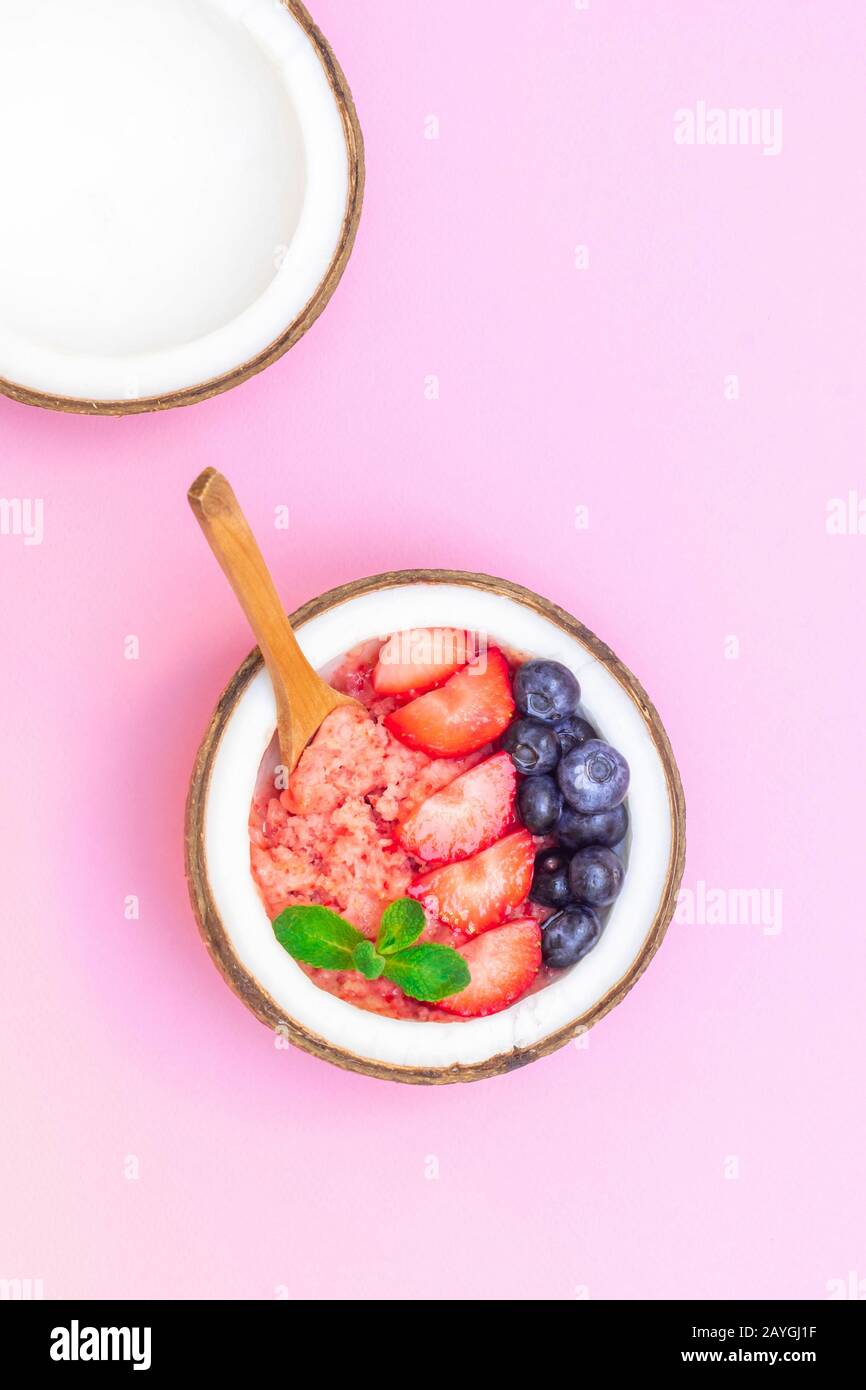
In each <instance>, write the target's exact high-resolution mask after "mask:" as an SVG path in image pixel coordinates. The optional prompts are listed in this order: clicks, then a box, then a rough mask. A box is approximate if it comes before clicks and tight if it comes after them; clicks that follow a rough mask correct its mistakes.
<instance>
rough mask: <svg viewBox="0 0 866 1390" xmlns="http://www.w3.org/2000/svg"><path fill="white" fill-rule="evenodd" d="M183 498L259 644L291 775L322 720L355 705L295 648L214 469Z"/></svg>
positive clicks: (261, 563)
mask: <svg viewBox="0 0 866 1390" xmlns="http://www.w3.org/2000/svg"><path fill="white" fill-rule="evenodd" d="M187 495H188V497H189V504H190V507H191V508H192V510H193V513H194V515H195V517H196V519H197V520H198V523H199V525H200V526H201V529H202V531H203V532H204V534H205V537H206V539H207V542H208V544H209V546H210V548H211V550H212V551H213V553H214V555H215V556H216V557H217V559H218V560H219V563H220V565H221V567H222V569H223V571H224V573H225V575H226V576H227V578H228V581H229V583H230V584H231V586H232V588H233V589H234V591H235V594H236V595H237V598H238V600H239V602H240V605H241V607H242V608H243V610H244V612H245V613H246V615H247V618H248V619H249V623H250V627H251V628H252V630H253V632H254V633H255V636H256V638H257V640H258V644H259V649H260V651H261V653H262V657H263V658H264V662H265V665H266V666H267V668H268V674H269V676H270V678H271V683H272V684H273V687H274V697H275V699H276V704H277V732H278V734H279V743H280V757H281V758H282V762H283V766H284V768H285V769H286V772H287V773H290V772H292V771H293V770H294V767H295V765H296V763H297V761H298V759H299V758H300V756H301V754H302V753H303V751H304V749H305V748H306V746H307V744H308V743H309V741H310V739H311V738H312V737H313V735H314V734H315V733H316V731H317V729H318V728H319V725H320V724H321V723H322V720H323V719H325V718H326V717H327V715H329V714H330V713H331V711H332V710H335V709H336V708H337V706H338V705H354V704H357V703H358V702H357V701H356V700H353V699H351V697H350V696H348V695H343V694H341V693H340V692H339V691H337V690H332V689H331V687H330V686H329V685H327V684H326V683H325V682H324V681H323V680H322V678H321V676H319V675H317V674H316V672H315V671H314V670H313V668H312V666H311V665H310V663H309V662H308V661H307V658H306V657H305V656H304V654H303V652H302V651H301V649H300V647H299V646H298V642H297V639H296V637H295V634H294V632H293V631H292V625H291V623H290V622H289V620H288V618H287V617H286V613H285V610H284V608H283V606H282V604H281V603H280V599H279V595H278V594H277V590H276V586H275V585H274V581H273V579H272V578H271V576H270V573H269V571H268V567H267V565H266V564H265V560H264V556H263V555H262V552H261V551H260V550H259V547H258V545H257V544H256V539H255V536H254V535H253V533H252V531H251V530H250V527H249V524H248V522H247V519H246V517H245V516H244V514H243V512H242V511H241V509H240V506H239V504H238V500H237V498H236V497H235V494H234V492H233V491H232V487H231V484H230V483H229V481H228V479H227V478H225V477H224V476H223V474H222V473H218V472H217V470H216V469H215V468H206V469H205V470H204V472H203V473H200V474H199V476H198V477H197V478H196V480H195V482H194V483H193V484H192V486H191V487H190V489H189V493H188V494H187ZM359 708H360V706H359Z"/></svg>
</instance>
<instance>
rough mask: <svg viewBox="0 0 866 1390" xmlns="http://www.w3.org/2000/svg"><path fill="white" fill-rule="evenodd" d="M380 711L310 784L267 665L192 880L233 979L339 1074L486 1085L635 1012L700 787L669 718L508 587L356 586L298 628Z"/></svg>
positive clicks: (365, 714) (212, 807)
mask: <svg viewBox="0 0 866 1390" xmlns="http://www.w3.org/2000/svg"><path fill="white" fill-rule="evenodd" d="M292 625H293V627H294V628H295V629H296V631H297V633H298V640H299V641H300V643H301V646H302V648H303V651H304V654H305V655H306V657H307V658H308V660H309V661H310V662H311V664H312V665H313V666H314V667H315V668H316V669H317V670H319V671H320V673H321V674H322V675H323V676H324V677H325V679H326V680H328V682H329V683H330V684H332V685H333V686H334V688H335V689H337V690H340V691H343V692H344V693H345V694H347V695H349V696H351V697H353V700H354V701H356V702H357V703H352V704H345V705H341V706H339V707H338V708H337V709H335V710H334V711H333V712H332V713H331V714H330V715H328V717H327V718H326V719H325V721H324V723H323V724H322V725H321V727H320V729H319V731H318V733H317V734H316V735H315V737H314V738H313V740H312V741H311V742H310V744H309V745H308V746H307V748H306V750H305V751H304V753H303V754H302V756H301V758H300V761H299V762H298V764H297V766H296V767H295V768H294V770H293V771H292V772H291V773H290V774H289V773H288V771H287V769H286V768H285V767H283V766H281V764H280V755H279V751H278V747H277V744H276V741H275V738H274V731H275V723H276V714H275V704H274V696H273V690H272V687H271V684H270V681H269V679H268V675H267V672H266V671H265V669H264V667H263V666H262V663H261V657H260V656H259V653H258V651H255V652H253V653H252V654H251V656H250V657H249V658H248V659H247V660H246V662H244V664H243V666H242V667H241V668H240V669H239V671H238V672H237V673H236V675H235V676H234V678H233V679H232V681H231V682H230V684H229V686H228V687H227V689H226V691H225V692H224V694H223V696H222V698H221V700H220V702H219V705H218V707H217V710H216V712H215V714H214V716H213V719H212V721H211V724H210V727H209V729H208V731H207V734H206V736H205V739H204V742H203V744H202V747H201V749H200V751H199V755H198V759H197V762H196V766H195V770H194V773H193V779H192V784H191V788H190V796H189V803H188V810H187V872H188V877H189V882H190V890H191V896H192V901H193V906H194V908H195V912H196V915H197V917H198V920H199V924H200V927H201V930H202V934H203V936H204V938H205V941H206V943H207V945H208V947H209V949H210V952H211V954H212V956H213V957H214V959H215V961H216V963H217V965H218V966H219V968H220V969H221V971H222V973H223V974H224V976H225V978H226V979H227V981H228V982H229V984H230V985H231V986H232V988H233V989H234V990H235V992H236V993H237V994H238V995H239V996H240V997H241V998H242V999H243V1000H244V1002H245V1003H246V1004H247V1005H248V1007H249V1008H251V1009H252V1011H253V1012H254V1013H255V1014H256V1015H257V1016H258V1017H259V1018H260V1019H261V1021H262V1022H265V1023H267V1024H268V1026H269V1027H271V1028H272V1029H274V1030H279V1032H280V1033H281V1034H282V1035H283V1036H285V1037H288V1039H289V1040H290V1041H292V1042H293V1043H295V1044H296V1045H298V1046H300V1047H301V1048H303V1049H305V1050H306V1051H308V1052H311V1053H313V1054H314V1055H316V1056H319V1057H322V1058H325V1059H327V1060H329V1061H332V1062H335V1063H337V1064H338V1065H340V1066H343V1067H347V1068H349V1069H351V1070H355V1071H360V1072H364V1073H366V1074H369V1075H373V1076H376V1077H381V1078H387V1079H391V1080H399V1081H409V1082H426V1083H442V1082H450V1081H471V1080H479V1079H482V1078H484V1077H487V1076H492V1075H496V1074H498V1073H501V1072H504V1071H508V1070H510V1069H512V1068H514V1067H517V1066H521V1065H524V1064H525V1063H527V1062H530V1061H533V1060H535V1059H536V1058H538V1057H541V1056H543V1055H545V1054H546V1053H548V1052H552V1051H554V1050H555V1049H556V1048H558V1047H561V1046H562V1045H564V1044H565V1043H566V1042H567V1041H569V1039H570V1038H572V1037H574V1036H575V1034H576V1033H577V1032H579V1031H583V1030H584V1029H585V1028H587V1027H589V1026H591V1025H592V1024H593V1023H595V1022H596V1021H597V1020H598V1019H599V1018H601V1017H602V1016H603V1015H604V1014H605V1013H607V1012H608V1010H609V1009H611V1008H612V1007H613V1006H614V1005H615V1004H616V1003H618V1002H619V1001H620V1000H621V999H622V998H623V996H624V995H625V994H626V992H627V991H628V990H629V989H630V987H631V985H632V984H633V983H634V982H635V980H636V979H637V978H638V976H639V975H640V974H641V973H642V971H643V970H644V969H645V968H646V966H647V964H648V963H649V961H650V959H651V958H652V955H653V954H654V952H655V951H656V949H657V948H658V945H659V944H660V942H661V939H662V937H663V935H664V932H665V930H666V928H667V924H668V922H669V920H670V918H671V916H672V913H673V909H674V905H675V900H676V893H677V889H678V886H679V881H680V878H681V876H682V865H683V858H684V853H685V808H684V803H683V796H682V788H681V785H680V780H679V776H678V773H677V769H676V764H675V762H674V759H673V755H672V753H671V749H670V745H669V743H668V740H667V737H666V735H665V732H664V729H663V728H662V725H661V722H660V720H659V718H658V715H657V714H656V712H655V710H654V709H653V707H652V705H651V704H650V703H649V700H648V699H647V697H646V695H645V693H644V691H643V690H642V688H641V687H640V685H639V684H638V683H637V681H636V680H635V678H634V677H633V676H632V675H631V673H630V672H629V671H628V670H627V669H626V668H625V667H624V666H623V665H622V663H621V662H619V661H618V660H617V658H616V657H615V656H614V655H613V653H612V652H611V651H610V650H609V649H608V648H607V647H605V646H604V645H603V644H602V643H601V642H599V641H598V639H597V638H596V637H594V636H593V634H592V633H590V632H589V631H588V630H587V629H586V628H584V627H583V626H582V625H581V624H580V623H579V622H577V620H576V619H574V618H572V617H570V616H569V615H568V614H566V613H564V612H563V611H562V610H561V609H558V608H556V607H555V606H554V605H553V604H551V603H549V602H548V601H547V600H545V599H542V598H540V597H538V596H537V595H535V594H533V593H531V592H529V591H527V590H525V589H521V588H520V587H518V586H516V585H513V584H510V583H508V582H507V581H504V580H499V579H492V578H488V577H487V576H484V575H472V574H464V573H458V572H451V571H407V572H401V573H395V574H388V575H380V576H375V577H373V578H370V579H365V580H359V581H357V582H356V583H354V584H350V585H348V586H346V587H345V588H342V589H338V590H334V591H332V592H331V593H328V594H325V595H323V596H322V597H321V598H319V599H316V600H314V601H313V602H312V603H309V604H307V605H305V607H304V608H302V609H300V610H298V612H297V613H295V614H293V615H292Z"/></svg>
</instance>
